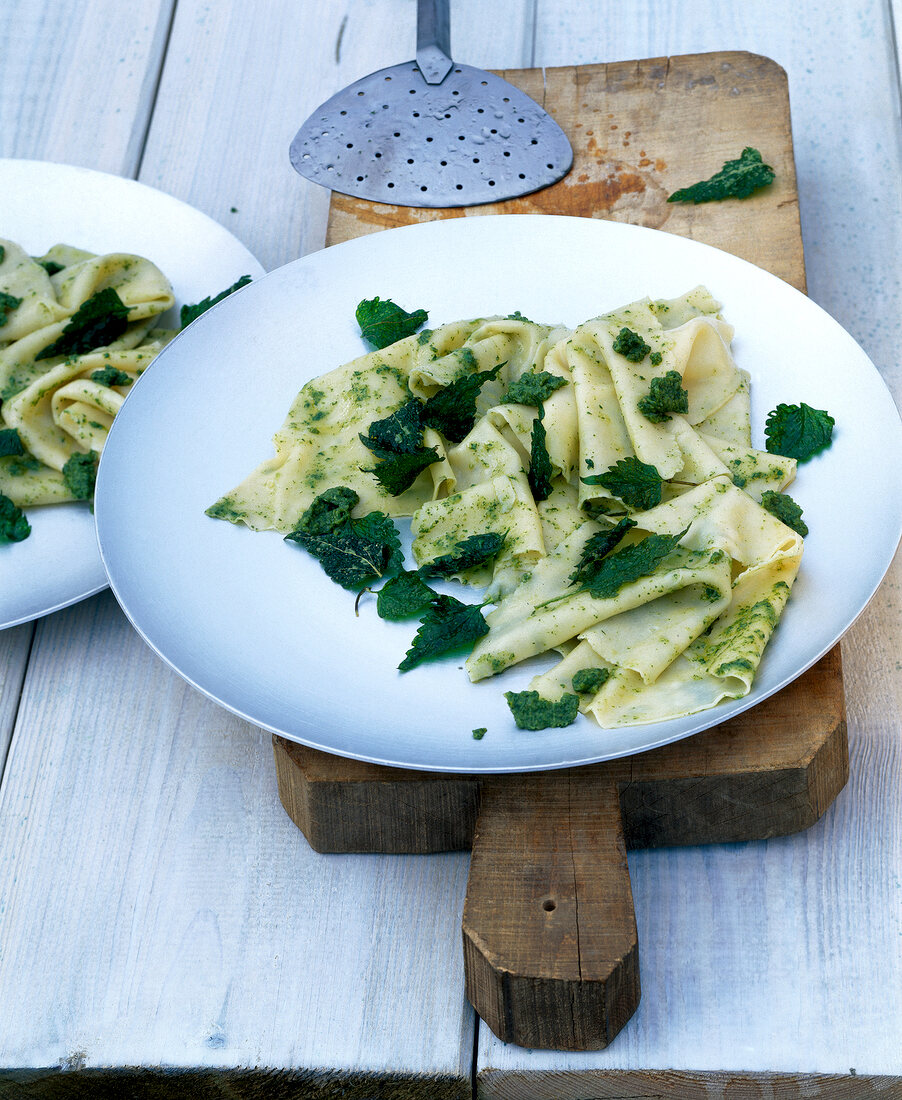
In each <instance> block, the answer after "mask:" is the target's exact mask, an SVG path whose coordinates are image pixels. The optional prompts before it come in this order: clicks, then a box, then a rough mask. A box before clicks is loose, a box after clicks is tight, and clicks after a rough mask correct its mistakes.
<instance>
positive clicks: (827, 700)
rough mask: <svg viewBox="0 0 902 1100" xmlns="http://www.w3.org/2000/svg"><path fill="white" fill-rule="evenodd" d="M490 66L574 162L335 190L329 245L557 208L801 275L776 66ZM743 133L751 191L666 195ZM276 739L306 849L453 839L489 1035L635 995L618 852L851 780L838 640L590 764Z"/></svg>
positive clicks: (752, 831) (568, 1023)
mask: <svg viewBox="0 0 902 1100" xmlns="http://www.w3.org/2000/svg"><path fill="white" fill-rule="evenodd" d="M501 75H502V76H503V77H505V78H506V79H507V80H509V81H510V82H511V83H513V84H516V85H517V86H518V87H520V88H522V89H523V90H524V91H525V92H527V93H528V94H529V95H531V96H532V97H533V98H534V99H536V100H537V101H538V102H540V103H541V104H542V105H543V106H544V107H545V108H546V110H548V111H549V112H550V113H551V114H552V115H553V116H554V117H555V118H556V119H557V121H558V123H559V124H560V125H561V127H562V128H563V129H564V131H565V132H566V133H567V135H568V137H569V138H570V141H571V144H572V145H573V149H574V166H573V169H572V171H571V172H570V174H569V175H568V176H567V177H566V178H565V179H564V180H562V181H561V182H559V183H557V184H555V185H554V186H552V187H549V188H546V189H545V190H544V191H540V192H537V193H536V194H534V195H529V196H526V197H524V198H521V199H515V200H511V201H508V202H505V203H500V204H497V205H491V206H481V207H468V208H458V209H452V210H419V209H412V208H407V207H395V206H385V205H381V204H378V203H370V202H363V201H360V200H357V199H351V198H348V197H347V196H344V195H338V194H335V195H333V196H332V204H331V208H330V216H329V227H328V234H327V243H328V244H334V243H336V242H338V241H343V240H348V239H349V238H351V237H356V236H360V235H362V234H365V233H373V232H376V231H378V230H381V229H386V228H391V227H393V226H398V225H407V224H410V223H411V222H415V221H426V220H431V219H434V218H445V217H478V216H480V215H483V214H498V213H545V214H570V215H577V216H581V217H588V218H606V219H611V220H615V221H626V222H631V223H633V224H637V225H645V226H650V227H652V228H655V229H663V230H666V231H668V232H672V233H679V234H681V235H683V236H686V237H691V238H693V239H694V240H698V241H703V242H705V243H707V244H712V245H715V246H717V247H719V248H723V249H726V250H727V251H729V252H732V253H734V254H735V255H737V256H741V257H743V258H744V259H747V260H750V261H751V262H752V263H755V264H757V265H759V266H760V267H763V268H766V269H768V270H769V271H771V272H773V273H774V274H775V275H778V276H779V277H780V278H783V279H785V280H786V281H787V282H789V283H791V284H792V285H793V286H795V287H797V288H798V289H800V290H804V289H805V268H804V259H803V255H802V239H801V231H800V226H799V209H798V194H797V191H796V179H795V166H794V163H793V151H792V135H791V128H790V116H789V94H788V86H787V80H786V74H785V73H784V72H783V70H782V69H781V68H780V67H779V66H778V65H776V64H775V63H774V62H773V61H771V60H769V59H768V58H765V57H759V56H756V55H753V54H748V53H709V54H694V55H689V56H685V57H672V58H656V59H653V60H648V61H631V62H621V63H617V64H611V65H588V66H580V67H576V68H573V67H568V68H559V69H547V70H535V69H530V70H516V71H508V72H503V73H501ZM747 145H751V146H754V147H755V148H757V149H759V150H760V151H761V153H762V155H763V156H764V159H765V161H767V163H769V164H771V165H772V166H773V167H774V169H775V170H776V173H777V176H776V180H775V182H774V184H773V185H772V186H771V187H770V188H768V189H766V190H765V191H762V192H759V193H758V194H756V195H754V196H752V197H751V198H749V199H746V200H743V201H741V202H740V201H738V200H731V201H727V202H722V203H708V204H705V205H701V206H692V205H676V204H668V203H667V201H666V199H667V196H668V195H669V194H670V193H672V192H673V191H675V190H676V189H677V188H678V187H682V186H686V185H688V184H691V183H694V182H695V181H696V180H699V179H704V178H707V177H708V176H710V175H711V174H712V173H713V172H715V171H716V170H717V169H719V168H720V166H721V165H722V164H723V162H724V161H726V160H729V159H733V158H735V157H737V156H738V155H739V154H740V152H741V151H742V149H743V148H744V147H745V146H747ZM653 276H654V273H653V272H650V273H649V291H650V292H653V282H654V277H653ZM273 746H274V752H275V760H276V771H277V777H278V784H279V794H280V797H281V799H282V803H283V805H284V806H285V809H286V811H287V812H288V814H289V815H290V816H291V818H292V820H294V821H295V822H296V824H297V825H298V826H299V827H300V828H301V829H302V830H303V832H304V834H305V836H306V837H307V839H308V841H309V842H310V844H311V845H312V846H313V848H315V849H316V850H317V851H321V852H405V853H411V852H438V851H450V850H455V849H463V848H472V861H471V866H470V876H469V881H468V887H467V898H466V903H465V906H464V915H463V946H464V968H465V975H466V988H467V996H468V997H469V999H470V1001H471V1002H472V1004H473V1005H474V1007H475V1008H476V1010H477V1012H478V1013H479V1015H480V1016H481V1017H482V1018H483V1019H484V1020H485V1021H486V1023H487V1024H488V1025H489V1027H491V1029H492V1030H493V1031H494V1032H495V1034H496V1035H498V1036H499V1038H501V1039H503V1040H504V1041H506V1042H514V1043H519V1044H521V1045H523V1046H528V1047H534V1048H550V1049H562V1050H592V1049H599V1048H601V1047H604V1046H607V1044H608V1043H609V1042H610V1041H611V1040H612V1039H613V1037H614V1036H615V1035H616V1034H617V1032H618V1031H619V1030H620V1028H622V1027H623V1025H624V1024H625V1023H626V1022H627V1020H628V1019H629V1017H630V1016H631V1015H632V1014H633V1012H634V1011H635V1010H636V1007H637V1006H638V1003H639V994H640V984H639V948H638V938H637V934H636V921H635V915H634V912H633V903H632V893H631V889H630V881H629V872H628V869H627V864H626V850H627V848H639V847H654V846H661V845H670V844H704V843H713V842H726V841H740V840H751V839H758V838H765V837H771V836H778V835H782V834H786V833H791V832H795V831H797V830H799V829H804V828H807V827H808V826H809V825H812V824H813V823H814V822H815V821H816V820H817V819H818V818H819V817H820V816H821V815H822V814H823V813H824V811H825V810H826V808H827V807H828V806H829V805H830V803H831V802H832V801H833V799H834V798H835V797H836V795H837V794H838V793H839V791H840V790H841V789H842V787H843V785H844V784H845V782H846V780H847V778H848V748H847V743H846V732H845V716H844V703H843V691H842V671H841V664H840V654H839V647H836V648H835V649H834V650H833V651H832V652H831V653H829V654H828V655H827V656H826V657H824V658H823V659H822V660H821V661H820V662H819V663H818V664H817V665H815V666H814V667H813V668H812V669H810V670H809V671H808V672H807V673H805V675H803V676H802V677H800V678H799V679H798V680H796V681H795V682H794V683H793V684H791V685H790V686H789V687H787V688H786V689H785V690H784V691H782V692H781V693H779V694H778V695H776V696H773V697H772V698H770V699H768V700H766V701H765V702H764V703H762V704H760V705H759V706H757V707H755V708H754V709H752V710H750V711H747V712H746V713H744V714H741V715H739V716H737V717H736V718H733V719H732V720H730V721H729V722H726V723H723V724H722V725H719V726H715V727H714V728H712V729H710V730H708V731H707V732H705V733H703V734H698V735H696V736H695V737H691V738H689V739H687V740H685V741H680V742H677V743H676V744H673V745H669V746H666V747H665V748H662V749H657V750H654V751H652V752H648V753H643V754H640V755H638V756H633V757H629V758H626V759H623V760H614V761H611V762H609V763H606V764H599V765H592V766H590V767H584V768H578V769H568V770H562V771H555V772H540V773H532V774H526V775H508V776H501V777H483V776H475V775H474V776H467V775H463V776H461V775H438V774H430V773H422V772H410V771H403V770H399V769H392V768H384V767H378V766H375V765H369V764H363V763H360V762H357V761H352V760H345V759H342V758H339V757H334V756H328V755H326V754H323V753H319V752H316V751H314V750H312V749H308V748H306V747H304V746H301V745H296V744H294V743H292V742H290V741H286V740H284V739H283V738H281V737H275V738H274V739H273ZM723 904H724V905H728V904H731V902H730V899H723Z"/></svg>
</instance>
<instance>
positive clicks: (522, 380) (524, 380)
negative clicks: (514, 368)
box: [500, 370, 567, 405]
mask: <svg viewBox="0 0 902 1100" xmlns="http://www.w3.org/2000/svg"><path fill="white" fill-rule="evenodd" d="M566 385H567V379H566V378H561V377H560V376H559V375H557V374H551V373H550V372H549V371H547V370H543V371H541V372H540V373H539V374H534V373H532V372H531V371H528V372H527V373H526V374H521V375H520V377H519V378H518V379H516V381H514V382H511V384H510V386H509V388H508V391H507V393H506V394H505V395H504V397H502V398H501V402H500V403H501V404H502V405H513V404H517V405H541V404H543V403H544V402H545V401H547V400H548V398H549V397H551V395H552V394H553V393H554V391H555V390H559V389H560V388H561V386H566Z"/></svg>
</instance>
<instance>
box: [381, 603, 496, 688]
mask: <svg viewBox="0 0 902 1100" xmlns="http://www.w3.org/2000/svg"><path fill="white" fill-rule="evenodd" d="M488 632H489V624H488V623H487V622H486V621H485V619H484V618H483V615H482V611H480V609H479V605H478V604H466V603H461V602H460V600H456V599H454V597H453V596H444V595H442V596H436V597H435V599H434V600H433V601H432V603H431V605H430V606H429V609H428V610H427V611H426V614H425V615H424V616H423V617H422V619H421V620H420V629H419V630H418V631H417V633H416V637H415V638H414V640H413V645H412V646H411V647H410V649H408V651H407V656H406V657H405V658H404V660H403V661H402V662H401V663H400V664H399V665H398V668H399V669H400V671H401V672H407V671H408V670H409V669H412V668H415V667H416V666H417V665H419V664H421V663H422V662H423V661H428V660H431V659H432V658H433V657H443V656H445V655H446V654H448V653H454V652H457V651H459V650H462V649H466V648H469V647H470V646H472V645H473V643H474V642H476V641H478V640H479V639H480V638H481V637H482V636H483V635H484V634H488Z"/></svg>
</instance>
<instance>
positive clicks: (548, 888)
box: [463, 769, 639, 1050]
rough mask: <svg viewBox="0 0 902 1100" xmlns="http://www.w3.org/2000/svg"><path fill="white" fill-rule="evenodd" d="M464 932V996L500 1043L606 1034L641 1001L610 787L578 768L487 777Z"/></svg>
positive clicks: (601, 1039) (602, 1040)
mask: <svg viewBox="0 0 902 1100" xmlns="http://www.w3.org/2000/svg"><path fill="white" fill-rule="evenodd" d="M463 940H464V972H465V976H466V988H467V996H468V997H469V999H470V1002H471V1003H472V1004H473V1006H474V1008H475V1009H476V1011H477V1012H478V1013H479V1015H480V1016H481V1017H482V1019H483V1020H485V1022H486V1023H487V1024H488V1026H489V1027H490V1028H491V1029H492V1031H493V1032H494V1033H495V1034H496V1035H497V1036H498V1037H499V1038H500V1039H502V1040H503V1041H504V1042H509V1043H517V1044H519V1045H520V1046H525V1047H532V1048H542V1049H551V1050H598V1049H601V1048H602V1047H605V1046H607V1045H608V1043H610V1042H611V1040H612V1039H613V1038H614V1036H615V1035H616V1034H617V1032H618V1031H619V1030H620V1029H621V1028H622V1027H623V1025H624V1024H625V1023H626V1022H627V1020H628V1019H629V1018H630V1016H631V1015H632V1014H633V1013H634V1012H635V1010H636V1008H637V1007H638V1004H639V944H638V936H637V933H636V918H635V913H634V910H633V897H632V889H631V887H630V880H629V871H628V868H627V862H626V848H625V845H624V839H623V827H622V822H621V818H620V798H619V794H618V790H617V785H616V783H614V782H610V783H604V784H603V783H600V782H599V780H598V778H597V777H594V778H593V777H587V776H586V771H585V769H583V770H582V771H580V770H574V771H558V772H543V773H538V774H536V773H533V774H527V775H519V776H516V777H514V776H504V777H501V778H499V779H498V780H494V779H493V780H487V781H486V782H485V783H484V785H483V789H482V801H481V807H480V814H479V818H478V820H477V824H476V836H475V839H474V842H473V856H472V862H471V865H470V877H469V881H468V884H467V897H466V902H465V904H464V916H463Z"/></svg>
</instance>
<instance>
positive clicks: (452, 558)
mask: <svg viewBox="0 0 902 1100" xmlns="http://www.w3.org/2000/svg"><path fill="white" fill-rule="evenodd" d="M506 537H507V535H506V534H505V535H500V534H498V533H497V532H496V531H487V532H485V533H484V534H481V535H470V536H469V538H465V539H463V540H462V541H461V542H458V543H457V545H456V546H455V547H454V549H453V550H452V551H451V553H450V554H442V555H441V556H440V557H437V558H433V559H432V561H429V562H426V564H425V565H421V566H420V569H419V572H420V576H422V577H451V576H453V575H454V574H455V573H464V572H466V570H467V569H473V568H475V567H476V566H477V565H484V564H485V563H486V562H487V561H489V560H490V559H491V558H494V557H495V556H496V555H497V554H498V552H499V550H500V549H501V547H502V546H503V545H504V540H505V539H506Z"/></svg>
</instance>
